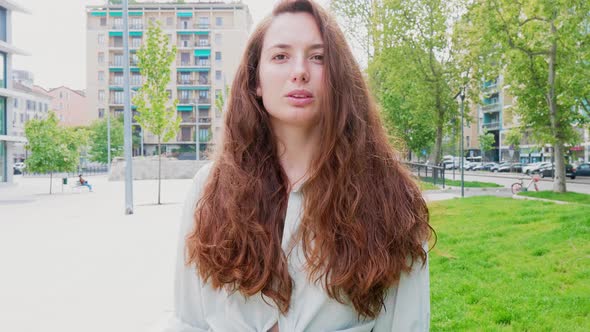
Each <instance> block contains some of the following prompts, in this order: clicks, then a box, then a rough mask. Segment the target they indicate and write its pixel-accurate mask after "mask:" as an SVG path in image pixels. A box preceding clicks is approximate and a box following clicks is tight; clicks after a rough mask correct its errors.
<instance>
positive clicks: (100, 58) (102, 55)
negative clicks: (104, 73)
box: [98, 52, 104, 65]
mask: <svg viewBox="0 0 590 332" xmlns="http://www.w3.org/2000/svg"><path fill="white" fill-rule="evenodd" d="M98 63H99V64H101V65H102V64H104V52H98Z"/></svg>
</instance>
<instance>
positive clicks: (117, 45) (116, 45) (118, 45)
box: [109, 41, 123, 48]
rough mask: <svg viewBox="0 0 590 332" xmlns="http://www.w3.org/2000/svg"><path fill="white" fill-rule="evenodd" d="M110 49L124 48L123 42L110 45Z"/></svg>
mask: <svg viewBox="0 0 590 332" xmlns="http://www.w3.org/2000/svg"><path fill="white" fill-rule="evenodd" d="M109 47H110V48H123V41H121V42H111V43H109Z"/></svg>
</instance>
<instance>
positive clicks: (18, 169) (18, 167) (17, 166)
mask: <svg viewBox="0 0 590 332" xmlns="http://www.w3.org/2000/svg"><path fill="white" fill-rule="evenodd" d="M25 167H26V165H25V163H21V162H18V163H14V165H12V169H13V170H14V174H22V173H23V171H24V170H25Z"/></svg>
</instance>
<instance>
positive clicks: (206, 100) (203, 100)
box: [198, 98, 211, 105]
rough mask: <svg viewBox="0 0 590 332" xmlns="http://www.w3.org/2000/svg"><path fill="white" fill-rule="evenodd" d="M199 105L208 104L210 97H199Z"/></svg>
mask: <svg viewBox="0 0 590 332" xmlns="http://www.w3.org/2000/svg"><path fill="white" fill-rule="evenodd" d="M198 101H199V105H209V104H211V99H209V98H199V100H198Z"/></svg>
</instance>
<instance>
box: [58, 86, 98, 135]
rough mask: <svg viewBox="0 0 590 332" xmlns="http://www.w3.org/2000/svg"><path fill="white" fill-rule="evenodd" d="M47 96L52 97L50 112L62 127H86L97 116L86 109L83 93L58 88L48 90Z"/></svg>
mask: <svg viewBox="0 0 590 332" xmlns="http://www.w3.org/2000/svg"><path fill="white" fill-rule="evenodd" d="M47 94H48V95H50V96H51V97H52V99H51V110H52V111H53V112H54V113H55V115H56V116H57V118H58V119H59V123H60V124H61V125H62V126H65V127H78V126H88V125H90V124H91V123H92V121H94V120H96V117H97V115H96V114H95V113H94V112H93V111H92V110H91V109H90V108H89V107H88V99H87V98H86V94H85V92H84V91H80V90H73V89H70V88H68V87H65V86H60V87H58V88H53V89H50V90H49V91H47Z"/></svg>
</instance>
